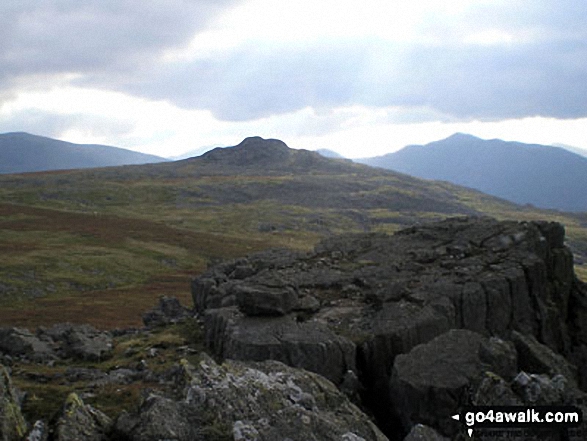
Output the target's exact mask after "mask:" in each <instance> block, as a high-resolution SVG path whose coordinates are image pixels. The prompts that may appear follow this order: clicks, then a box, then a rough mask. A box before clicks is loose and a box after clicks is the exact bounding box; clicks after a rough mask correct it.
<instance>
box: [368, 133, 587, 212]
mask: <svg viewBox="0 0 587 441" xmlns="http://www.w3.org/2000/svg"><path fill="white" fill-rule="evenodd" d="M357 162H361V163H363V164H368V165H371V166H375V167H383V168H387V169H391V170H395V171H399V172H402V173H407V174H409V175H412V176H417V177H419V178H424V179H436V180H443V181H449V182H452V183H454V184H457V185H463V186H466V187H470V188H474V189H476V190H480V191H482V192H484V193H487V194H491V195H494V196H497V197H500V198H504V199H507V200H510V201H512V202H515V203H518V204H532V205H535V206H537V207H540V208H550V209H558V210H564V211H587V192H585V188H587V158H585V157H582V156H580V155H577V154H574V153H571V152H569V151H567V150H564V149H562V148H557V147H551V146H543V145H534V144H522V143H519V142H506V141H502V140H499V139H492V140H483V139H479V138H476V137H474V136H471V135H464V134H460V133H457V134H455V135H453V136H451V137H449V138H447V139H444V140H441V141H436V142H432V143H429V144H426V145H411V146H407V147H405V148H403V149H402V150H399V151H398V152H395V153H390V154H387V155H384V156H379V157H374V158H366V159H360V160H357Z"/></svg>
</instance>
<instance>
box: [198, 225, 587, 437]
mask: <svg viewBox="0 0 587 441" xmlns="http://www.w3.org/2000/svg"><path fill="white" fill-rule="evenodd" d="M259 287H262V288H259ZM242 292H246V293H247V295H246V296H244V297H246V298H243V295H242V294H241V295H240V299H239V296H238V295H237V294H238V293H242ZM268 293H269V294H268ZM256 294H258V295H256ZM192 295H193V300H194V305H195V307H196V310H197V311H198V312H199V313H200V314H202V315H203V316H204V317H205V328H206V329H205V332H206V338H207V342H208V345H209V346H210V348H211V349H212V350H213V351H214V352H215V353H216V354H217V355H220V356H222V357H226V358H238V359H253V360H261V359H265V358H266V359H274V358H276V359H279V360H281V361H283V362H285V363H287V364H291V365H295V366H302V367H304V368H306V369H309V370H312V371H314V372H318V373H321V374H322V375H327V376H328V378H330V379H332V380H334V381H335V382H336V383H337V384H338V383H339V379H340V375H339V374H337V375H332V372H338V373H340V372H346V371H347V370H348V369H349V367H350V366H352V365H353V364H352V362H349V360H348V358H347V357H341V356H334V355H332V354H334V352H332V350H331V349H332V348H333V347H336V346H339V344H338V343H336V344H335V345H333V342H334V341H335V339H334V338H333V335H337V336H339V337H341V338H344V339H345V340H346V342H345V345H344V346H345V347H349V350H346V349H345V351H344V352H345V353H349V354H350V353H353V351H354V353H355V354H356V361H355V364H354V366H355V367H356V372H357V374H358V377H359V379H360V380H361V383H362V390H363V391H364V393H363V394H362V400H363V402H364V403H365V404H366V405H367V406H369V407H370V409H371V410H372V411H373V413H374V414H375V415H376V416H377V417H378V421H379V423H380V424H381V427H383V428H384V429H385V431H386V433H391V432H392V431H393V430H394V429H393V427H394V425H395V422H396V420H394V413H395V414H398V411H397V409H396V410H395V411H393V412H390V410H389V409H392V404H393V400H392V399H391V389H390V382H389V380H390V376H391V373H392V368H393V366H394V362H395V360H396V358H397V357H398V356H399V355H401V354H408V353H409V352H410V351H411V350H412V349H413V348H414V347H416V346H418V345H421V344H424V343H427V342H430V341H431V340H433V339H434V338H436V337H438V336H440V335H442V334H445V333H446V332H447V331H449V330H450V329H465V330H469V331H473V332H474V333H476V334H477V335H478V337H477V339H480V338H481V339H482V341H483V342H485V343H484V344H483V345H482V348H483V349H482V350H480V352H479V353H478V360H477V359H475V360H474V362H471V363H472V364H471V365H475V366H477V367H479V365H478V364H477V361H479V360H480V361H479V363H482V364H483V363H485V364H486V365H487V364H488V363H487V357H488V356H489V357H490V358H491V356H495V357H496V358H494V359H493V360H492V363H493V364H491V363H489V365H491V366H492V369H494V372H495V373H496V374H497V375H499V376H504V377H505V378H507V379H508V381H509V380H511V376H512V375H514V374H515V373H516V372H517V371H516V370H517V369H518V366H517V364H516V363H513V364H512V358H511V356H512V354H515V353H516V352H517V353H518V354H519V357H518V358H519V363H520V365H521V366H529V367H532V369H537V370H539V371H541V372H532V371H530V373H545V374H548V375H552V374H553V373H563V372H564V373H563V375H566V376H568V377H574V378H577V379H578V382H579V384H581V385H583V386H584V385H585V384H587V380H585V379H586V378H587V368H585V366H587V363H585V362H587V289H585V286H584V285H583V284H582V283H581V282H579V281H578V280H577V279H576V277H575V275H574V272H573V259H572V254H571V252H570V251H569V250H568V249H567V248H566V247H565V246H564V228H563V227H562V226H561V225H559V224H556V223H547V222H520V223H519V222H513V221H507V222H498V221H496V220H493V219H490V218H455V219H448V220H446V221H442V222H437V223H433V224H427V225H421V226H416V227H411V228H408V229H406V230H403V231H400V232H398V233H396V234H395V235H393V236H387V235H385V234H347V235H344V236H340V237H333V238H329V239H326V240H324V241H323V242H321V243H320V244H318V245H317V246H316V248H315V250H314V251H313V252H310V253H307V254H295V253H288V252H287V251H279V252H275V254H274V255H273V256H270V255H269V254H267V253H265V254H260V255H254V256H250V257H247V258H244V259H239V260H238V261H233V262H226V263H223V264H222V265H219V266H216V267H212V268H210V269H209V270H208V271H207V272H206V273H205V274H203V275H202V276H200V277H198V278H197V279H195V280H194V281H193V283H192ZM291 302H294V304H293V305H291ZM264 305H265V306H264ZM264 307H266V309H264ZM294 325H295V326H294ZM317 326H319V327H320V328H319V329H320V332H314V331H313V330H314V329H316V328H315V327H317ZM296 327H297V329H298V330H302V329H303V330H304V332H303V333H304V334H306V333H307V334H309V335H313V336H314V337H312V348H314V347H320V345H322V346H324V347H326V348H330V352H329V355H327V356H326V355H324V356H323V357H322V360H330V362H329V365H330V366H331V368H329V369H328V372H325V371H324V369H322V370H320V366H322V365H323V364H322V363H320V364H318V365H316V364H314V365H312V363H311V362H308V361H307V360H310V359H311V358H313V357H316V351H315V350H314V349H312V350H311V351H308V353H309V354H313V355H312V357H309V356H308V357H302V358H305V359H306V361H304V362H303V363H299V360H300V358H299V357H298V358H296V357H291V356H290V355H289V354H290V352H291V348H292V338H290V337H288V338H285V339H284V338H282V336H283V335H286V336H290V335H296V337H295V338H294V340H297V339H298V337H297V335H299V334H301V333H302V332H297V331H295V329H296ZM324 329H327V330H328V331H329V332H326V331H323V330H324ZM488 337H495V339H493V340H488ZM321 338H323V341H322V342H320V339H321ZM512 341H514V342H515V343H516V344H515V348H516V349H515V350H514V349H513V348H514V345H513V344H512V343H511V342H512ZM508 342H510V343H508ZM294 346H296V345H294ZM304 347H305V348H307V347H308V346H304ZM455 349H456V348H455ZM305 350H307V349H305ZM326 352H328V351H326ZM326 352H322V353H323V354H325V353H326ZM338 352H340V351H338ZM500 353H501V356H498V355H499V354H500ZM558 356H560V357H564V358H560V359H559V358H557V357H558ZM484 357H485V358H484ZM563 359H564V360H566V363H563V364H560V363H559V367H558V368H555V366H554V365H553V363H554V364H556V363H558V361H557V360H563ZM569 360H570V361H571V362H569ZM463 362H465V360H463ZM572 363H575V364H576V365H577V366H578V367H579V369H578V371H576V370H575V368H574V366H573V364H572ZM560 366H562V367H560ZM561 369H562V370H561ZM475 372H476V375H477V376H478V377H479V378H478V379H479V381H480V378H481V376H482V374H483V372H478V371H477V370H475ZM573 372H576V373H575V374H574V373H573ZM467 378H468V377H467ZM476 378H477V377H476ZM569 381H574V380H573V379H572V378H569ZM457 401H458V400H457ZM455 402H456V401H455ZM461 404H463V403H461ZM396 416H397V415H396ZM404 420H405V419H404ZM414 421H416V420H415V419H414ZM387 423H389V427H385V425H386V424H387ZM403 430H404V432H403V436H405V434H407V432H408V431H409V430H410V427H408V426H404V428H403Z"/></svg>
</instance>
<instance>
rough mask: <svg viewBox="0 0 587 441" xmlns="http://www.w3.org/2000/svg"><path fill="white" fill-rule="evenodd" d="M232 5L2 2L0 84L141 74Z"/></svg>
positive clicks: (145, 0)
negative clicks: (73, 75)
mask: <svg viewBox="0 0 587 441" xmlns="http://www.w3.org/2000/svg"><path fill="white" fill-rule="evenodd" d="M234 2H235V1H234V0H198V1H191V0H169V1H164V2H163V1H157V0H142V1H136V0H100V1H90V0H52V1H44V2H39V1H37V0H3V1H2V2H0V65H2V73H0V81H1V80H2V77H4V82H7V81H8V80H10V79H11V78H14V77H19V76H24V75H31V74H54V73H62V72H78V73H88V72H93V73H96V72H100V71H104V72H108V71H112V70H125V69H131V70H136V69H140V68H141V67H142V66H141V63H142V62H146V61H147V60H149V59H150V58H151V57H154V56H156V55H157V54H158V53H159V52H160V51H161V50H162V49H164V48H166V47H172V46H176V45H181V44H184V43H187V42H188V41H189V40H190V38H191V37H192V36H193V35H194V34H195V33H196V32H197V31H198V30H200V29H202V28H203V27H204V26H205V24H206V23H207V21H208V20H209V19H210V18H211V17H213V16H214V15H215V14H217V13H218V12H219V11H221V10H222V8H224V7H227V6H228V5H230V4H232V3H234Z"/></svg>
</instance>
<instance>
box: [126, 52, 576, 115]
mask: <svg viewBox="0 0 587 441" xmlns="http://www.w3.org/2000/svg"><path fill="white" fill-rule="evenodd" d="M152 78H155V80H154V81H153V80H152V79H147V78H145V79H142V80H139V81H134V82H129V83H127V84H124V85H123V84H121V86H120V87H123V88H124V89H125V90H127V91H130V92H132V93H136V94H139V95H144V96H148V97H151V98H156V99H168V100H170V101H172V102H174V103H175V104H177V105H179V106H181V107H186V108H205V109H210V110H211V111H212V112H213V113H214V114H215V115H216V116H217V117H218V118H220V119H224V120H249V119H256V118H259V117H263V116H269V115H272V114H278V113H286V112H290V111H295V110H298V109H301V108H304V107H306V106H314V107H318V108H319V107H327V106H343V105H353V104H360V105H366V106H405V107H408V108H424V109H426V111H425V112H422V114H421V120H422V121H426V120H430V117H431V115H434V114H435V113H437V114H439V115H442V118H443V119H445V120H450V119H461V120H462V119H472V118H479V119H485V120H491V119H502V118H509V117H524V116H536V115H541V116H552V117H559V118H574V117H582V116H586V115H587V41H576V42H572V43H569V42H562V43H561V42H552V43H551V42H549V43H542V42H540V43H534V44H523V45H517V46H511V47H510V46H487V47H485V46H467V47H464V46H459V45H452V46H445V47H423V46H419V47H411V48H409V50H406V48H401V47H394V46H391V45H389V44H382V43H381V42H363V43H362V44H354V45H350V44H349V45H340V46H337V47H328V48H319V49H316V48H312V49H308V50H306V51H290V52H285V53H271V52H266V51H263V50H259V49H252V48H249V49H247V50H243V51H240V52H237V53H231V54H228V55H226V56H224V57H222V56H218V57H215V58H214V59H208V60H199V61H197V62H194V63H191V64H187V65H180V66H176V68H175V69H171V68H168V69H167V70H165V71H160V72H156V73H155V75H153V77H152ZM411 118H412V120H413V119H414V118H415V119H418V117H417V114H416V113H414V112H411Z"/></svg>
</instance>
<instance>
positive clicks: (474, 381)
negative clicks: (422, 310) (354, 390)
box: [391, 329, 517, 436]
mask: <svg viewBox="0 0 587 441" xmlns="http://www.w3.org/2000/svg"><path fill="white" fill-rule="evenodd" d="M507 347H508V345H507V344H503V345H501V344H499V343H497V342H495V341H494V342H492V341H490V340H489V339H487V338H486V337H484V336H482V335H480V334H477V333H475V332H473V331H468V330H464V329H452V330H450V331H448V332H446V333H444V334H442V335H440V336H439V337H436V338H434V339H433V340H431V341H430V342H428V343H425V344H421V345H418V346H416V347H414V348H413V349H412V350H411V351H410V352H409V353H407V354H402V355H398V356H397V357H396V358H395V363H394V365H393V372H392V376H391V394H392V401H393V403H394V407H395V409H396V410H397V412H398V414H399V417H400V419H401V421H402V423H403V425H404V428H405V429H406V430H409V429H410V428H411V427H413V426H414V425H415V424H418V423H421V424H425V425H429V426H433V427H436V428H439V429H440V430H441V432H442V433H443V434H444V435H449V436H452V435H454V434H455V433H456V431H457V430H458V429H459V428H460V427H459V425H458V423H456V422H455V421H454V420H452V419H451V415H454V414H455V413H458V411H459V408H460V406H462V405H463V404H464V403H466V402H467V398H468V394H469V390H470V389H471V388H472V387H474V386H477V385H478V384H479V383H480V382H481V379H482V376H483V373H484V372H485V371H492V372H495V371H497V370H501V371H502V374H506V375H507V374H512V373H515V372H516V371H517V366H516V353H515V350H514V349H513V347H510V348H509V350H508V349H506V348H507Z"/></svg>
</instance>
